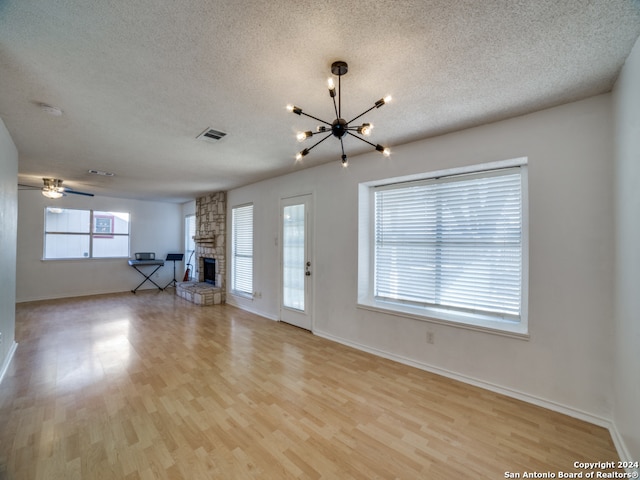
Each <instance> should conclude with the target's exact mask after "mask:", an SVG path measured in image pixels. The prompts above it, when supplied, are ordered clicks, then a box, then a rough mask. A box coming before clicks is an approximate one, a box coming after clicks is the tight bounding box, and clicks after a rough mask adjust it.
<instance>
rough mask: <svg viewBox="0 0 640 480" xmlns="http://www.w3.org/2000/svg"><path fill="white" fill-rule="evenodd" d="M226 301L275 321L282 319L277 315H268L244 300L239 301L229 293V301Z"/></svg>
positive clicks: (233, 305)
mask: <svg viewBox="0 0 640 480" xmlns="http://www.w3.org/2000/svg"><path fill="white" fill-rule="evenodd" d="M226 303H227V305H231V306H232V307H236V308H239V309H240V310H244V311H246V312H249V313H253V314H254V315H258V316H259V317H264V318H267V319H269V320H273V321H274V322H278V321H279V320H280V319H279V318H278V317H277V316H273V315H268V314H266V313H264V312H261V311H259V310H256V309H254V308H250V307H248V306H247V305H246V304H245V303H244V302H243V303H240V302H237V301H236V300H235V298H233V296H232V295H227V302H226Z"/></svg>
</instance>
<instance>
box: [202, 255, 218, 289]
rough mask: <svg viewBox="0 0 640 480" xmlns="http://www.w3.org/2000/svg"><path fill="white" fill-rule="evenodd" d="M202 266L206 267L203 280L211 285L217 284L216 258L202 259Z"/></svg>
mask: <svg viewBox="0 0 640 480" xmlns="http://www.w3.org/2000/svg"><path fill="white" fill-rule="evenodd" d="M202 266H203V269H204V278H203V280H204V281H205V282H206V283H210V284H211V285H215V284H216V259H215V258H207V257H204V258H203V259H202Z"/></svg>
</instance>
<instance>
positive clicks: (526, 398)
mask: <svg viewBox="0 0 640 480" xmlns="http://www.w3.org/2000/svg"><path fill="white" fill-rule="evenodd" d="M313 333H314V334H315V335H318V336H319V337H322V338H326V339H327V340H331V341H334V342H337V343H341V344H343V345H346V346H348V347H352V348H355V349H356V350H362V351H364V352H367V353H371V354H372V355H376V356H378V357H383V358H387V359H389V360H393V361H395V362H398V363H402V364H404V365H409V366H410V367H415V368H418V369H420V370H425V371H427V372H431V373H435V374H437V375H442V376H443V377H447V378H451V379H453V380H458V381H460V382H463V383H467V384H469V385H473V386H475V387H480V388H484V389H485V390H489V391H492V392H495V393H499V394H502V395H505V396H507V397H511V398H515V399H517V400H522V401H523V402H527V403H531V404H533V405H537V406H539V407H543V408H547V409H549V410H552V411H554V412H558V413H562V414H565V415H568V416H570V417H574V418H577V419H579V420H584V421H585V422H589V423H592V424H594V425H598V426H600V427H604V428H607V429H609V430H610V431H611V428H612V423H611V420H608V419H606V418H603V417H599V416H597V415H593V414H591V413H588V412H584V411H582V410H579V409H576V408H573V407H568V406H566V405H562V404H560V403H557V402H553V401H550V400H547V399H544V398H540V397H537V396H535V395H531V394H528V393H524V392H520V391H518V390H514V389H511V388H507V387H503V386H500V385H496V384H493V383H490V382H486V381H484V380H479V379H477V378H473V377H468V376H466V375H462V374H459V373H456V372H452V371H450V370H446V369H444V368H440V367H435V366H433V365H429V364H426V363H423V362H418V361H415V360H411V359H409V358H405V357H403V356H401V355H395V354H392V353H389V352H385V351H383V350H378V349H376V348H371V347H368V346H366V345H362V344H359V343H356V342H352V341H350V340H346V339H344V338H340V337H336V336H334V335H331V334H329V333H326V332H321V331H317V330H315V331H314V332H313Z"/></svg>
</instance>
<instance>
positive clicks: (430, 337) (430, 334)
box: [427, 332, 435, 345]
mask: <svg viewBox="0 0 640 480" xmlns="http://www.w3.org/2000/svg"><path fill="white" fill-rule="evenodd" d="M434 340H435V339H434V335H433V332H427V343H428V344H430V345H433V343H434Z"/></svg>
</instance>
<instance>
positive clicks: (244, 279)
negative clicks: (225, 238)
mask: <svg viewBox="0 0 640 480" xmlns="http://www.w3.org/2000/svg"><path fill="white" fill-rule="evenodd" d="M231 235H232V257H233V259H232V260H233V267H232V272H231V273H232V279H231V284H232V286H231V288H232V290H233V291H234V292H236V293H243V294H246V295H252V294H253V205H244V206H241V207H234V208H233V210H232V234H231Z"/></svg>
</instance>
